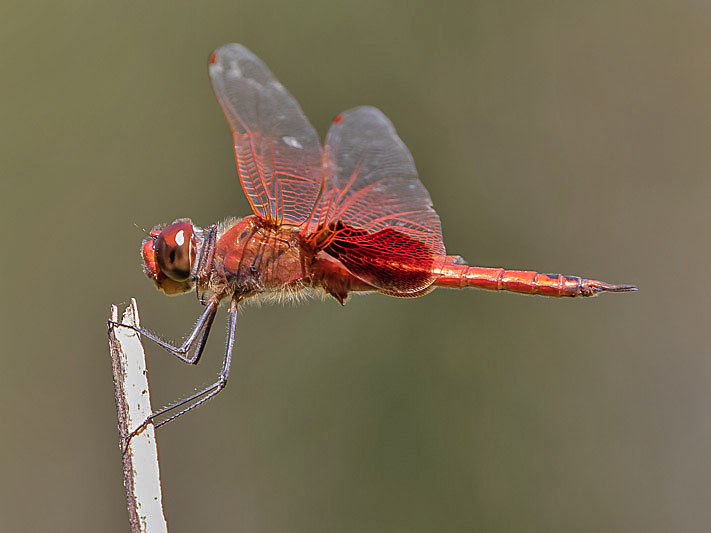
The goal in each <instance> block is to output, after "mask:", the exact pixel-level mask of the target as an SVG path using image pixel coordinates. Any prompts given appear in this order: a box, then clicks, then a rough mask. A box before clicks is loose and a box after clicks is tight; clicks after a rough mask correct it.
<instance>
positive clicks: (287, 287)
mask: <svg viewBox="0 0 711 533" xmlns="http://www.w3.org/2000/svg"><path fill="white" fill-rule="evenodd" d="M200 285H201V288H200V289H201V292H202V293H203V294H205V295H208V296H209V295H211V294H217V295H218V296H219V297H223V296H227V295H232V294H238V295H241V296H242V297H243V298H247V297H250V296H257V295H267V296H269V295H276V296H277V297H282V296H287V297H288V296H298V295H299V293H301V292H302V291H303V290H304V289H311V288H314V289H323V290H324V291H325V292H326V293H327V294H330V295H331V296H333V297H335V298H336V299H337V300H338V301H340V302H341V303H343V302H344V301H345V299H346V297H347V296H348V293H349V292H352V291H370V290H373V289H374V288H373V287H372V286H370V285H369V284H367V283H365V282H363V281H362V280H360V279H359V278H357V277H355V276H353V275H352V274H351V273H350V272H349V271H348V270H347V269H346V268H345V267H344V266H343V265H342V264H341V262H340V261H338V260H336V259H334V258H333V257H331V256H330V255H328V254H327V253H324V252H323V251H320V252H319V251H314V249H313V247H312V246H310V245H309V244H308V243H307V242H305V240H304V239H303V238H302V236H301V230H300V228H298V227H296V226H290V225H286V224H283V225H281V226H279V227H276V228H274V227H268V226H264V225H263V224H261V223H260V221H259V220H258V219H257V218H256V217H254V216H250V217H246V218H244V219H242V220H239V221H230V222H228V223H226V224H223V225H222V227H220V228H219V229H218V237H217V242H216V244H215V253H214V258H213V259H212V268H211V269H210V274H209V276H208V277H207V279H203V280H201V282H200Z"/></svg>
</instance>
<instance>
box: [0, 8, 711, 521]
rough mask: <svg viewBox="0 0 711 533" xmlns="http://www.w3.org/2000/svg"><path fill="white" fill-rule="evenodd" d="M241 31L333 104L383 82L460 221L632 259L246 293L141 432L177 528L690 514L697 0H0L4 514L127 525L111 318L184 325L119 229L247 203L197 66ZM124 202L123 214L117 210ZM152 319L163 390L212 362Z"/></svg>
mask: <svg viewBox="0 0 711 533" xmlns="http://www.w3.org/2000/svg"><path fill="white" fill-rule="evenodd" d="M226 42H241V43H243V44H245V45H246V46H248V47H249V48H251V49H252V50H253V51H254V52H255V53H256V54H257V55H259V56H260V57H261V58H262V59H263V60H264V61H265V62H266V63H267V64H268V65H269V66H270V68H271V69H272V70H273V71H274V73H275V74H276V75H277V77H278V78H279V79H280V80H281V82H282V83H283V84H284V85H285V86H286V87H287V88H288V89H289V90H290V91H291V92H292V93H293V94H294V96H295V97H296V98H297V99H298V100H299V102H300V103H301V105H302V107H303V109H304V111H305V113H306V114H307V116H308V117H310V119H311V121H312V123H313V124H314V126H315V127H316V129H317V130H318V131H319V133H320V134H321V135H324V134H325V132H326V128H327V126H328V124H329V122H330V119H331V118H332V117H333V116H334V115H335V114H337V113H338V112H339V111H341V110H344V109H347V108H351V107H354V106H356V105H361V104H371V105H375V106H377V107H379V108H381V109H382V110H383V111H384V112H385V113H386V114H387V115H388V116H389V117H390V118H391V120H392V121H393V123H394V124H395V125H396V127H397V129H398V132H399V134H400V135H401V137H402V138H403V140H404V141H405V142H406V143H407V145H408V146H409V147H410V149H411V151H412V153H413V155H414V157H415V161H416V163H417V166H418V169H419V171H420V175H421V177H422V181H423V182H424V183H425V185H426V186H427V188H428V189H429V191H430V193H431V195H432V198H433V200H434V203H435V206H436V208H437V210H438V212H439V213H440V215H441V217H442V224H443V229H444V234H445V242H446V244H447V248H448V250H449V252H450V253H457V254H461V255H463V256H464V257H466V258H467V259H468V260H469V261H470V263H471V264H480V265H485V266H506V267H509V268H535V269H538V270H540V271H542V272H550V271H552V272H563V273H566V274H578V275H582V276H587V277H596V278H598V279H603V280H606V281H610V282H618V283H636V284H638V285H639V287H640V292H639V293H637V294H631V295H630V294H626V295H604V296H602V297H599V298H595V299H591V300H579V299H578V300H563V301H560V300H547V299H543V298H534V297H524V296H517V295H510V294H495V293H483V292H474V291H470V292H457V291H447V290H438V291H436V292H435V293H433V294H431V295H429V296H427V297H425V298H420V299H415V300H399V299H394V298H388V297H385V296H378V295H371V296H367V297H353V298H351V301H349V303H348V305H347V306H346V307H344V308H341V307H340V306H339V305H338V304H337V303H336V302H335V301H333V300H329V301H326V302H320V301H312V302H309V303H307V304H304V305H301V306H298V307H293V306H285V307H282V306H267V307H263V308H256V307H249V308H247V309H246V311H245V312H244V313H243V315H242V316H241V318H240V321H239V323H238V330H237V351H236V356H235V360H234V362H233V366H232V376H231V381H230V384H229V386H228V387H227V389H226V390H225V392H223V393H222V394H221V395H220V396H219V397H218V399H216V400H215V401H213V402H212V403H211V404H209V405H208V406H205V407H202V408H200V409H199V410H198V411H196V412H195V413H192V414H190V415H188V416H186V417H185V418H183V419H181V420H180V421H179V422H177V423H174V424H171V425H169V426H167V427H165V428H163V429H161V430H160V432H159V435H158V437H159V439H158V440H159V451H160V458H161V466H162V479H163V488H164V502H165V509H166V515H167V518H168V521H169V525H170V526H171V530H172V531H174V532H182V531H188V532H194V531H218V530H220V531H249V532H331V531H334V532H396V531H397V532H434V531H447V532H465V531H546V532H569V531H580V532H588V531H590V532H593V531H620V532H622V531H624V532H629V531H640V532H642V531H644V532H649V531H655V532H656V531H659V532H662V531H686V532H688V531H708V527H709V523H711V489H710V488H709V487H711V460H710V459H711V409H710V406H711V386H710V382H711V349H710V347H711V343H710V342H709V339H708V328H709V311H708V303H709V296H711V290H710V289H709V283H708V281H707V280H706V275H707V272H706V270H707V269H708V268H709V264H710V262H711V252H710V251H709V246H708V243H709V230H710V226H711V224H710V223H711V214H710V213H709V200H710V199H711V180H709V173H710V172H711V149H710V147H711V104H710V101H711V96H710V95H711V4H709V3H708V2H703V1H700V0H697V1H672V0H669V1H666V2H655V1H640V2H632V1H625V2H612V1H605V2H594V3H591V2H562V1H561V2H542V1H541V2H502V1H485V2H470V1H461V2H428V3H421V2H412V1H407V2H406V1H398V2H387V3H384V2H374V1H361V2H357V3H356V2H353V3H338V2H294V1H286V0H283V1H270V0H252V1H241V0H232V1H229V2H224V1H222V2H217V1H203V2H172V1H171V2H168V1H161V2H158V1H153V2H132V3H124V2H87V1H64V2H18V1H5V2H3V3H2V5H1V6H0V50H1V51H0V72H2V85H1V87H2V89H1V91H2V93H1V98H0V117H1V119H2V122H1V125H0V136H1V138H0V172H1V174H2V181H1V185H0V187H2V189H0V193H1V194H0V196H1V201H2V205H1V206H0V207H1V211H0V212H1V213H2V227H3V235H4V238H3V240H4V243H3V247H2V248H3V253H2V255H1V257H2V279H3V280H4V281H5V284H4V290H3V298H2V301H3V303H2V306H1V308H0V309H2V316H0V324H1V326H0V327H1V328H2V340H3V342H2V353H3V357H2V367H0V391H2V392H1V393H2V399H1V400H2V401H0V420H1V421H2V439H1V440H0V467H1V469H2V483H0V530H2V531H126V530H127V528H128V525H127V524H128V522H127V514H126V509H125V497H124V490H123V486H122V473H121V461H120V454H119V450H118V448H117V432H116V420H115V411H114V402H113V385H112V380H111V369H110V362H109V356H108V350H107V339H106V327H105V320H106V318H107V316H108V312H109V306H110V304H112V303H119V304H123V305H125V304H127V303H128V301H129V298H130V297H132V296H133V297H136V298H137V299H138V302H139V308H140V310H141V317H142V321H143V323H144V325H146V326H148V327H150V328H152V329H155V330H156V331H159V332H162V333H164V334H165V335H168V336H171V337H173V338H180V335H182V334H183V333H185V332H186V331H187V330H188V328H189V327H190V325H191V323H192V320H193V319H194V318H195V317H196V316H197V314H198V313H199V310H200V308H199V305H198V304H197V303H196V301H195V298H194V296H185V297H183V298H173V299H168V298H166V297H165V296H163V295H161V294H160V293H158V292H157V291H156V290H155V289H154V288H153V285H152V283H150V282H149V281H148V280H147V279H145V277H144V275H143V273H142V271H141V268H140V264H139V255H138V249H139V242H140V240H141V238H142V233H141V230H140V229H138V228H150V227H151V226H153V225H154V224H156V223H158V222H169V221H172V220H173V219H175V218H177V217H183V216H190V217H192V218H193V220H195V221H196V223H198V224H201V225H208V224H210V223H212V222H214V221H217V220H220V219H222V218H225V217H228V216H231V215H246V214H248V213H249V208H248V205H247V202H246V200H245V198H244V196H243V194H242V192H241V189H240V186H239V182H238V179H237V176H236V171H235V166H234V159H233V153H232V148H231V138H230V134H229V131H228V128H227V125H226V123H225V121H224V119H223V117H222V115H221V112H220V110H219V108H218V105H217V103H216V101H215V98H214V96H213V93H212V89H211V87H210V83H209V81H208V78H207V69H206V60H207V57H208V54H209V52H210V51H211V50H212V49H213V48H215V47H217V46H219V45H221V44H224V43H226ZM136 225H137V226H138V228H137V227H136ZM224 316H225V315H224V311H223V312H222V313H221V314H220V315H219V317H218V323H216V327H215V333H214V335H213V337H212V338H211V342H210V344H209V346H208V350H207V353H206V355H205V356H204V357H203V360H202V362H201V364H200V365H199V366H198V367H187V366H185V365H182V364H180V363H179V362H177V361H176V360H174V359H173V358H172V357H170V356H169V355H168V354H167V353H165V352H163V351H161V350H159V349H157V348H156V347H155V346H153V345H150V344H148V343H147V349H148V357H149V370H150V377H151V385H152V394H153V403H154V406H160V405H163V404H164V403H166V402H168V401H170V400H173V399H175V398H177V397H180V396H181V395H185V394H187V393H188V392H189V391H191V390H192V389H193V388H194V387H196V386H198V385H203V384H206V383H208V382H210V381H211V380H213V379H214V377H215V374H216V372H217V371H218V370H219V366H220V362H221V357H222V350H223V348H222V343H223V342H224V327H223V324H224V321H223V319H224Z"/></svg>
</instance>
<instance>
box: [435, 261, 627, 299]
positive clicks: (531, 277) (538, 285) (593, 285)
mask: <svg viewBox="0 0 711 533" xmlns="http://www.w3.org/2000/svg"><path fill="white" fill-rule="evenodd" d="M435 272H436V274H437V276H438V277H437V280H436V281H435V285H437V286H440V287H451V288H456V289H463V288H465V287H474V288H478V289H487V290H493V291H510V292H518V293H520V294H539V295H541V296H553V297H562V296H569V297H572V296H594V295H596V294H597V293H599V292H605V291H606V292H628V291H635V290H637V287H635V286H634V285H612V284H610V283H605V282H604V281H598V280H593V279H585V278H581V277H579V276H564V275H562V274H541V273H539V272H536V271H533V270H507V269H504V268H486V267H474V266H468V265H458V264H449V263H447V264H445V265H443V266H442V267H440V268H437V269H435Z"/></svg>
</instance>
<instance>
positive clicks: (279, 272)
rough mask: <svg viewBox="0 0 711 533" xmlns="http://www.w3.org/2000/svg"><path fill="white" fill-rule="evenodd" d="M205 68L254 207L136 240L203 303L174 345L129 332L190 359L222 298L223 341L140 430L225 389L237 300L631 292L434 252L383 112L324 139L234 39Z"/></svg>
mask: <svg viewBox="0 0 711 533" xmlns="http://www.w3.org/2000/svg"><path fill="white" fill-rule="evenodd" d="M209 71H210V79H211V80H212V86H213V88H214V90H215V94H216V95H217V100H218V101H219V103H220V106H221V107H222V110H223V112H224V114H225V116H226V117H227V121H228V122H229V124H230V127H231V129H232V134H233V139H234V150H235V155H236V159H237V170H238V173H239V178H240V181H241V183H242V187H243V189H244V192H245V194H246V195H247V199H248V200H249V203H250V205H251V206H252V211H253V214H252V215H250V216H247V217H245V218H242V219H236V218H234V219H230V220H227V221H225V222H222V223H220V224H215V225H212V226H210V227H209V228H206V229H202V228H199V227H198V226H195V225H194V224H193V223H192V221H191V220H190V219H178V220H176V221H175V222H173V223H172V224H170V225H167V226H162V225H161V226H156V227H155V228H153V230H152V231H151V232H150V237H149V238H147V239H146V240H144V241H143V247H142V252H143V262H144V264H143V268H144V270H145V273H146V274H147V275H148V277H149V278H151V279H152V280H153V281H154V282H155V284H156V285H157V287H158V288H159V289H160V290H162V291H163V292H165V293H166V294H169V295H172V294H180V293H185V292H189V291H192V290H195V291H196V293H197V296H198V299H199V301H200V302H201V303H202V304H203V305H204V306H205V310H204V311H203V312H202V314H201V315H200V317H199V318H198V320H197V323H196V325H195V327H194V328H193V330H192V331H191V332H190V334H189V335H188V336H187V338H186V340H185V342H183V344H182V345H181V346H174V345H172V344H171V343H169V342H166V341H165V340H163V339H161V338H160V337H158V336H157V335H155V334H153V333H151V332H149V331H147V330H145V329H143V328H133V329H136V330H137V331H139V332H140V333H141V334H142V335H145V336H146V337H148V338H150V339H152V340H153V341H154V342H156V343H158V344H159V345H160V346H162V347H163V348H165V349H166V350H168V351H169V352H170V353H172V354H173V355H175V356H176V357H178V358H179V359H180V360H182V361H184V362H186V363H189V364H197V363H198V361H199V359H200V355H201V354H202V352H203V349H204V348H205V343H206V341H207V338H208V335H209V333H210V328H211V326H212V323H213V320H214V319H215V315H216V313H217V309H218V306H219V304H220V302H222V301H223V300H225V301H229V325H228V338H227V349H226V353H225V358H224V362H223V364H222V370H221V371H220V374H219V379H218V380H217V381H216V382H215V383H213V384H212V385H210V386H208V387H205V388H204V389H202V390H200V391H198V392H196V393H195V394H192V395H191V396H189V397H187V398H185V399H183V400H180V401H178V402H176V403H174V404H171V405H168V406H167V407H166V408H164V409H161V410H160V411H157V412H155V413H153V414H152V415H151V416H150V417H148V419H147V420H146V422H145V423H144V424H143V425H142V426H141V428H139V430H140V429H142V427H145V425H146V424H147V423H149V422H151V421H153V420H154V419H155V418H156V417H158V416H160V415H167V414H169V413H171V412H172V414H171V415H170V416H168V417H167V418H164V419H163V420H162V421H160V422H159V423H157V424H156V427H158V426H160V425H162V424H165V423H166V422H168V421H170V420H173V419H174V418H176V417H178V416H180V415H181V414H183V413H185V412H187V411H189V410H191V409H193V408H195V407H197V406H198V405H200V404H202V403H204V402H205V401H207V400H208V399H210V398H212V397H213V396H215V395H216V394H217V393H219V392H220V391H221V390H222V389H223V388H224V387H225V385H226V384H227V379H228V376H229V372H230V362H231V357H232V348H233V345H234V339H235V326H236V322H237V309H238V304H239V303H240V302H242V301H243V300H247V299H249V298H260V297H265V296H277V297H283V296H287V297H291V296H297V295H300V294H304V293H306V294H308V293H314V292H319V291H323V292H325V293H326V294H328V295H331V296H333V297H334V298H335V299H336V300H338V302H340V303H341V304H344V303H345V301H346V299H347V298H348V295H349V293H351V292H355V291H372V292H380V293H383V294H387V295H390V296H399V297H405V298H413V297H416V296H423V295H425V294H427V293H429V292H431V291H432V290H434V289H435V287H451V288H459V289H461V288H464V287H476V288H480V289H490V290H505V291H513V292H519V293H523V294H538V295H542V296H556V297H560V296H594V295H595V294H597V293H599V292H604V291H607V292H626V291H634V290H636V287H634V286H632V285H611V284H609V283H605V282H602V281H596V280H591V279H582V278H580V277H577V276H562V275H560V274H539V273H537V272H533V271H523V270H505V269H503V268H483V267H475V266H468V265H467V263H466V262H465V261H464V260H463V259H462V258H461V257H460V256H457V255H446V252H445V248H444V243H443V242H442V230H441V226H440V220H439V216H438V215H437V212H436V211H435V210H434V209H433V207H432V200H431V198H430V195H429V193H428V192H427V189H425V187H424V185H423V184H422V182H421V181H420V180H419V178H418V176H417V170H416V169H415V164H414V162H413V159H412V155H410V152H409V151H408V149H407V147H406V146H405V144H404V143H403V142H402V140H400V138H399V137H398V135H397V133H396V132H395V128H394V127H393V125H392V123H391V122H390V120H388V118H387V117H386V116H385V115H384V114H383V113H382V112H380V111H379V110H378V109H376V108H374V107H357V108H355V109H351V110H350V111H345V112H343V113H341V114H340V115H338V116H336V118H335V119H334V120H333V124H332V125H331V128H330V129H329V131H328V135H327V136H326V141H325V143H324V145H323V147H322V146H321V142H320V140H319V137H318V135H317V133H316V131H315V130H314V128H313V126H311V124H310V123H309V121H308V119H307V118H306V117H305V116H304V113H303V112H302V110H301V108H300V107H299V104H298V103H297V101H296V100H295V99H294V97H293V96H292V95H291V94H289V92H288V91H287V90H286V89H285V88H284V86H283V85H282V84H281V83H279V81H277V79H276V78H275V77H274V75H273V74H272V73H271V71H270V70H269V69H268V68H267V66H266V65H265V64H264V63H263V62H262V61H261V60H260V59H259V58H257V57H256V56H255V55H254V54H253V53H252V52H250V51H249V50H247V49H246V48H245V47H244V46H241V45H239V44H228V45H225V46H223V47H221V48H219V49H217V50H216V51H215V52H213V53H212V54H211V55H210V59H209ZM193 345H195V349H194V351H193V352H192V355H189V354H190V350H191V348H192V347H193ZM134 433H135V432H134Z"/></svg>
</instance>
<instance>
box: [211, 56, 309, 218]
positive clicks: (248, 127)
mask: <svg viewBox="0 0 711 533" xmlns="http://www.w3.org/2000/svg"><path fill="white" fill-rule="evenodd" d="M209 71H210V79H211V80H212V87H213V89H214V90H215V94H216V95H217V100H218V101H219V103H220V106H221V107H222V111H223V112H224V113H225V116H226V117H227V121H228V122H229V124H230V127H231V128H232V133H233V136H234V148H235V156H236V159H237V169H238V171H239V177H240V181H241V182H242V188H243V189H244V192H245V194H246V195H247V199H248V200H249V203H250V204H251V206H252V210H253V211H254V213H255V214H256V215H257V216H259V217H261V218H263V219H265V220H267V221H270V222H272V223H275V224H281V223H283V222H289V223H292V224H302V223H304V222H306V221H307V219H308V218H309V215H310V214H311V213H312V211H313V208H314V205H315V203H316V200H317V198H318V195H319V192H320V190H321V181H322V178H321V144H320V140H319V137H318V134H317V133H316V131H315V130H314V128H313V126H312V125H311V124H310V123H309V121H308V119H307V118H306V116H304V113H303V111H301V107H299V104H298V102H297V101H296V99H295V98H294V97H293V96H292V95H291V94H289V92H288V91H287V90H286V89H285V88H284V86H283V85H282V84H281V83H279V81H278V80H277V79H276V78H275V77H274V75H273V74H272V73H271V71H270V70H269V69H268V68H267V66H266V65H265V64H264V63H263V62H262V61H261V60H260V59H259V58H258V57H257V56H255V55H254V54H253V53H252V52H250V51H249V50H248V49H247V48H245V47H244V46H242V45H239V44H227V45H225V46H222V47H221V48H218V49H217V50H215V51H214V52H213V53H212V54H211V55H210V60H209Z"/></svg>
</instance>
